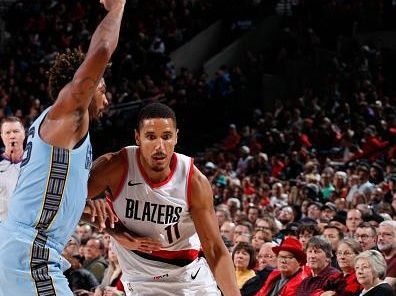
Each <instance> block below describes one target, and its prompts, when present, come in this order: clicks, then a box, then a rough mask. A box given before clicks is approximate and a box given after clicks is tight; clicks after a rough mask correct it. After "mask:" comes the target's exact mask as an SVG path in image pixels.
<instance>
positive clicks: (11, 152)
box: [0, 116, 25, 223]
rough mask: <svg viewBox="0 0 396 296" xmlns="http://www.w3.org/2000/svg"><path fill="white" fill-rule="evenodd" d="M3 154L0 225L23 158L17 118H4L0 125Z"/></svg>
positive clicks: (0, 158)
mask: <svg viewBox="0 0 396 296" xmlns="http://www.w3.org/2000/svg"><path fill="white" fill-rule="evenodd" d="M0 135H1V139H2V140H3V144H4V152H3V153H2V154H0V223H1V222H4V221H5V219H6V218H7V212H8V203H9V201H10V197H11V194H12V193H13V192H14V189H15V185H16V183H17V180H18V176H19V171H20V164H21V161H22V156H23V141H24V140H25V129H24V127H23V124H22V122H21V121H20V119H19V118H18V117H13V116H10V117H6V118H4V119H3V120H2V121H1V123H0Z"/></svg>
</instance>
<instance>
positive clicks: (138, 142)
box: [135, 129, 140, 146]
mask: <svg viewBox="0 0 396 296" xmlns="http://www.w3.org/2000/svg"><path fill="white" fill-rule="evenodd" d="M135 142H136V145H138V146H139V145H140V139H139V131H138V130H137V129H135Z"/></svg>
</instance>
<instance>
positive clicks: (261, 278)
mask: <svg viewBox="0 0 396 296" xmlns="http://www.w3.org/2000/svg"><path fill="white" fill-rule="evenodd" d="M275 246H276V244H275V243H272V242H269V243H264V244H263V245H262V246H261V248H260V251H259V253H258V255H257V262H258V264H257V269H256V275H255V276H254V277H252V278H251V279H249V280H247V281H246V282H245V284H244V285H243V286H242V289H241V295H242V296H253V295H256V293H257V292H258V291H259V290H260V288H261V287H262V286H263V283H264V282H265V281H266V280H267V278H268V275H269V274H270V273H271V272H272V271H273V270H274V269H275V268H276V262H277V260H276V255H275V253H274V252H273V251H272V248H273V247H275Z"/></svg>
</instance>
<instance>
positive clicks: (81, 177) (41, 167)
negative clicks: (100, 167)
mask: <svg viewBox="0 0 396 296" xmlns="http://www.w3.org/2000/svg"><path fill="white" fill-rule="evenodd" d="M48 111H49V108H48V109H46V110H45V111H44V112H43V113H42V114H41V115H40V116H39V117H38V118H37V119H36V120H35V122H34V123H33V124H32V126H31V127H30V129H29V132H28V138H27V144H26V149H25V153H24V157H23V160H22V163H21V172H20V176H19V179H18V182H17V185H16V188H15V191H14V194H13V196H12V198H11V204H10V209H9V218H8V224H9V225H12V224H14V223H16V224H19V225H23V226H27V227H32V228H35V229H36V230H38V231H39V232H41V233H43V234H45V236H47V238H48V240H49V241H52V242H53V243H55V244H59V248H62V249H63V247H64V245H65V244H66V243H67V242H68V240H69V238H70V236H71V235H72V234H73V232H74V231H75V228H76V226H77V223H78V221H79V219H80V217H81V214H82V212H83V209H84V206H85V201H86V198H87V191H88V189H87V182H88V176H89V170H90V168H91V163H92V146H91V143H90V140H89V135H87V137H86V138H85V140H84V141H83V143H82V144H81V145H80V146H79V147H77V148H76V149H73V150H69V149H63V148H57V147H54V146H51V145H49V144H47V143H45V142H44V141H43V140H42V139H41V138H40V135H39V128H40V125H41V123H42V121H43V119H44V117H45V116H46V114H47V113H48ZM58 251H60V252H61V251H62V250H58Z"/></svg>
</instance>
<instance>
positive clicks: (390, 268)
mask: <svg viewBox="0 0 396 296" xmlns="http://www.w3.org/2000/svg"><path fill="white" fill-rule="evenodd" d="M377 234H378V242H377V245H378V249H379V250H380V251H381V252H382V254H383V255H384V257H385V261H386V264H387V269H386V278H385V281H386V282H387V283H389V284H390V285H391V286H392V287H393V289H395V288H396V221H384V222H381V223H380V225H379V227H378V233H377Z"/></svg>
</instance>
